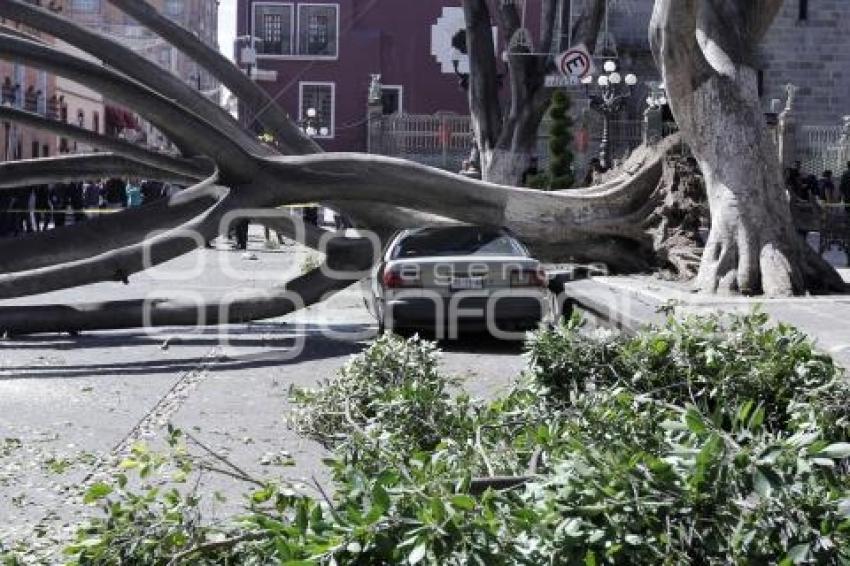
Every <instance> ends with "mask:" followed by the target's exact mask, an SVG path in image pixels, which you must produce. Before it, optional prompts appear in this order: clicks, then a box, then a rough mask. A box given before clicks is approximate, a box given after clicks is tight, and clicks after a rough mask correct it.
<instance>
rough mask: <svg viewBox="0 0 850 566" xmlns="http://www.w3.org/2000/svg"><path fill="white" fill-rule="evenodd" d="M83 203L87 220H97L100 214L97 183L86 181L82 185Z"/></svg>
mask: <svg viewBox="0 0 850 566" xmlns="http://www.w3.org/2000/svg"><path fill="white" fill-rule="evenodd" d="M83 201H84V204H85V207H86V216H87V217H88V218H89V220H91V219H93V218H97V215H98V214H100V187H99V186H98V184H97V183H92V182H91V181H86V182H85V183H84V184H83Z"/></svg>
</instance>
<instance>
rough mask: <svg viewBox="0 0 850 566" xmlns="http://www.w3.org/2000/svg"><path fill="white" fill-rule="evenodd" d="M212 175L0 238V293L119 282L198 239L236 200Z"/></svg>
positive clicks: (192, 245) (10, 294) (211, 229)
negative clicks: (140, 200)
mask: <svg viewBox="0 0 850 566" xmlns="http://www.w3.org/2000/svg"><path fill="white" fill-rule="evenodd" d="M215 182H216V177H215V176H213V177H211V178H209V179H207V180H206V181H204V182H203V183H201V184H199V185H196V186H194V187H191V188H189V189H187V190H185V191H182V192H180V193H178V194H177V195H174V196H172V197H170V198H168V199H162V200H159V201H156V202H154V203H152V204H149V205H146V206H143V207H139V208H134V209H129V210H125V211H122V212H118V213H115V214H110V215H105V216H101V217H98V218H95V219H93V220H90V221H88V222H85V223H83V224H79V225H75V226H71V227H66V228H60V229H56V230H50V231H48V232H40V233H38V234H33V235H29V236H27V237H24V238H18V239H15V240H3V241H0V273H2V274H0V298H11V297H20V296H25V295H34V294H37V293H45V292H48V291H53V290H57V289H66V288H69V287H76V286H79V285H85V284H88V283H95V282H98V281H116V280H117V281H124V280H126V279H127V277H128V276H129V275H131V274H132V273H137V272H139V271H142V270H144V269H148V268H150V267H153V266H155V265H158V264H160V263H163V262H164V261H167V260H169V259H172V258H174V257H177V256H179V255H182V254H184V253H186V252H188V251H191V250H193V249H195V248H196V247H198V246H199V245H203V244H204V243H205V240H204V238H205V237H206V238H212V237H214V236H216V235H218V233H219V232H218V230H219V222H220V219H221V217H222V216H223V215H224V213H225V212H227V211H228V210H231V209H232V207H233V206H236V204H235V202H234V201H233V199H227V196H228V194H229V190H228V189H226V188H224V187H220V186H217V185H215ZM199 239H200V241H199Z"/></svg>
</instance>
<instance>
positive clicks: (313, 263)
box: [298, 253, 322, 275]
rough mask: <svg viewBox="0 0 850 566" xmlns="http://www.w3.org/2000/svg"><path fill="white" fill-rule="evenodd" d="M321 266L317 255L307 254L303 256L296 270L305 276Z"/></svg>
mask: <svg viewBox="0 0 850 566" xmlns="http://www.w3.org/2000/svg"><path fill="white" fill-rule="evenodd" d="M321 265H322V257H321V256H320V255H318V254H313V253H309V254H307V255H305V256H304V258H303V259H302V260H301V263H300V265H299V266H298V269H299V270H300V271H301V275H305V274H307V273H310V272H311V271H313V270H314V269H318V268H319V266H321Z"/></svg>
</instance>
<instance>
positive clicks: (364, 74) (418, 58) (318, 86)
mask: <svg viewBox="0 0 850 566" xmlns="http://www.w3.org/2000/svg"><path fill="white" fill-rule="evenodd" d="M588 1H589V0H573V1H572V2H566V1H564V2H563V3H562V7H561V12H562V14H561V16H562V17H561V19H560V21H561V25H560V30H559V31H560V33H559V36H560V40H559V41H557V44H553V46H552V50H553V51H555V50H561V49H564V48H566V46H568V45H570V43H571V40H572V38H570V37H569V30H570V28H571V24H572V22H573V21H574V19H575V17H576V15H577V14H578V13H579V12H580V10H581V8H582V6H583V3H585V2H588ZM520 5H522V2H520ZM653 5H654V0H609V4H608V15H607V17H606V18H605V22H604V23H603V29H602V30H601V33H600V34H599V43H598V44H597V46H596V53H597V59H598V62H597V67H601V63H602V61H603V60H607V59H613V60H615V61H616V62H617V63H618V66H619V68H620V69H621V70H622V71H623V72H624V73H626V72H631V73H635V74H636V75H637V76H638V77H639V80H640V83H639V85H638V86H637V88H636V89H635V91H636V92H635V94H634V96H633V98H632V100H631V103H630V105H629V107H628V108H627V110H626V112H625V113H624V119H634V120H636V119H639V118H640V116H641V114H642V110H643V108H644V100H645V98H646V93H647V91H648V90H649V89H650V88H651V87H652V86H653V85H654V84H656V85H657V84H659V83H660V77H659V74H658V71H657V69H656V67H655V64H654V62H653V59H652V55H651V53H650V50H649V40H648V35H649V34H648V28H649V22H650V18H651V15H652V9H653ZM238 10H239V11H238V21H237V36H239V37H240V41H238V42H237V46H236V47H235V56H236V60H237V62H238V64H239V65H240V66H241V67H243V68H244V69H245V70H246V72H250V73H252V75H253V76H254V77H255V79H256V80H257V81H258V82H259V84H260V85H261V86H263V87H264V88H265V89H266V90H267V91H268V92H269V93H270V95H271V96H272V97H273V98H274V99H275V100H276V101H277V102H278V103H279V104H280V105H281V107H282V108H283V109H284V110H285V111H286V112H287V113H289V114H290V116H292V117H293V119H294V120H295V121H296V122H298V123H300V124H302V125H303V124H309V125H314V126H315V129H316V130H317V132H316V133H317V135H316V136H315V137H316V139H317V141H318V142H319V143H320V144H321V145H322V146H323V147H325V148H326V149H328V150H332V151H341V150H346V151H365V149H366V147H367V128H366V126H365V125H364V121H365V115H366V110H365V105H366V100H367V97H368V91H369V85H370V78H371V77H372V76H373V75H380V84H381V89H382V101H383V105H384V110H385V112H387V113H393V112H402V113H409V114H432V113H438V112H449V113H452V112H453V113H458V114H461V115H463V114H468V106H467V100H466V94H465V92H464V91H463V90H461V89H459V88H458V77H457V76H456V72H455V67H454V64H453V59H455V58H456V54H454V53H453V51H452V37H453V34H454V33H456V32H457V30H458V29H460V28H462V27H463V10H462V8H461V7H460V2H459V1H458V0H416V1H406V0H405V1H400V0H336V1H332V0H309V1H306V0H305V1H301V0H239V2H238ZM523 11H524V15H523V17H524V19H525V20H526V24H525V27H527V28H528V30H529V32H530V34H531V36H532V38H533V39H535V38H536V37H537V32H538V30H539V28H540V25H539V23H540V18H541V2H539V0H527V1H526V3H525V7H524V8H523ZM498 39H499V44H500V49H501V48H502V47H503V46H504V38H498ZM252 44H253V46H254V49H253V50H250V49H247V48H249V47H250V46H251V45H252ZM848 44H850V1H847V0H818V1H817V2H810V1H809V0H786V1H785V5H784V6H783V8H782V11H781V13H780V14H779V17H778V18H777V21H776V23H775V25H774V26H773V28H772V29H771V30H770V33H769V34H768V37H767V38H766V40H765V42H764V45H763V49H762V53H763V55H762V58H761V68H760V73H759V76H760V92H761V95H762V100H763V104H764V108H765V111H770V110H772V109H775V108H776V107H777V106H778V105H780V104H783V103H784V100H785V96H786V94H785V93H786V85H787V84H789V83H792V84H794V85H795V86H797V87H799V90H798V94H797V99H796V100H797V109H798V110H799V114H798V116H799V120H800V121H801V122H803V123H812V124H835V123H839V122H840V118H841V117H842V116H843V115H846V114H850V97H847V96H846V93H847V92H848V90H850V45H848ZM225 48H226V47H225ZM254 53H256V56H254ZM465 64H466V63H465V61H461V62H460V65H459V67H458V69H457V70H458V71H459V72H461V73H462V72H464V71H465V68H464V66H465ZM569 90H570V92H571V94H573V98H574V102H575V105H576V107H577V108H578V109H581V108H583V107H584V108H586V98H585V93H584V88H583V87H570V88H569ZM777 101H779V102H777ZM308 111H309V113H311V114H315V116H308ZM314 111H315V112H314ZM245 118H246V121H247V122H249V123H250V122H251V117H250V116H245ZM594 119H595V118H594V116H593V115H592V114H587V121H588V123H589V122H592V121H593V120H594Z"/></svg>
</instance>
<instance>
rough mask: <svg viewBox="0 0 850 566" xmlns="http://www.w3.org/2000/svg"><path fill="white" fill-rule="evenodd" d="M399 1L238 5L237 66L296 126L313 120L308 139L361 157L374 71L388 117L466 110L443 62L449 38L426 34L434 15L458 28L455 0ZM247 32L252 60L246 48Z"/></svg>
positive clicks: (249, 1)
mask: <svg viewBox="0 0 850 566" xmlns="http://www.w3.org/2000/svg"><path fill="white" fill-rule="evenodd" d="M403 4H404V6H403V9H402V8H400V2H399V0H340V1H336V2H329V1H319V2H317V1H314V0H311V1H309V2H307V1H290V0H286V1H268V0H239V3H238V18H237V20H238V21H237V36H239V37H240V40H238V41H237V47H236V52H235V56H236V61H237V63H238V64H239V65H240V66H241V67H242V68H244V69H246V71H248V72H251V73H252V74H253V75H254V76H255V78H256V79H257V80H258V82H259V84H260V85H261V86H262V87H264V88H265V89H266V90H267V91H268V92H269V94H270V95H271V96H272V98H274V99H275V100H276V101H277V102H278V104H280V106H281V107H282V108H283V109H284V110H285V111H286V112H287V113H288V114H289V115H290V116H291V117H292V118H293V119H294V120H295V121H296V122H300V123H302V124H303V123H305V122H307V121H311V122H314V126H315V129H316V135H315V138H316V139H317V141H318V142H319V143H320V145H322V146H323V147H324V148H325V149H327V150H330V151H343V150H347V151H365V149H366V144H367V133H366V132H367V128H366V124H365V122H366V103H367V98H368V94H369V87H370V84H371V80H372V76H373V75H380V83H381V85H382V86H381V88H382V99H383V102H384V107H385V111H386V112H387V113H396V112H404V113H410V114H432V113H436V112H450V113H457V114H467V113H468V105H467V100H466V95H465V93H464V92H463V90H461V89H460V88H459V86H458V77H457V76H456V75H455V73H454V71H453V68H452V63H451V61H450V60H449V59H448V57H449V56H450V50H451V43H450V39H451V37H450V36H449V37H447V38H445V37H443V36H440V35H439V34H438V33H437V32H434V31H433V30H432V28H433V27H434V26H435V25H437V24H438V22H439V21H441V19H442V20H443V21H449V20H451V21H453V22H455V23H457V22H458V21H460V22H462V18H463V12H462V9H461V8H459V7H458V2H456V1H450V0H416V1H404V2H403ZM458 18H460V19H458ZM249 36H253V38H254V40H253V43H254V45H255V51H256V59H254V58H253V56H252V55H251V54H250V53H249V50H248V49H246V48H248V47H249V46H250V43H251V41H249V40H248V37H249ZM442 39H445V42H444V43H442V44H440V43H438V42H439V41H441V40H442ZM443 56H445V57H443ZM443 59H444V60H443ZM310 109H314V110H315V117H310V116H308V111H310ZM248 121H250V118H249V119H248Z"/></svg>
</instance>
